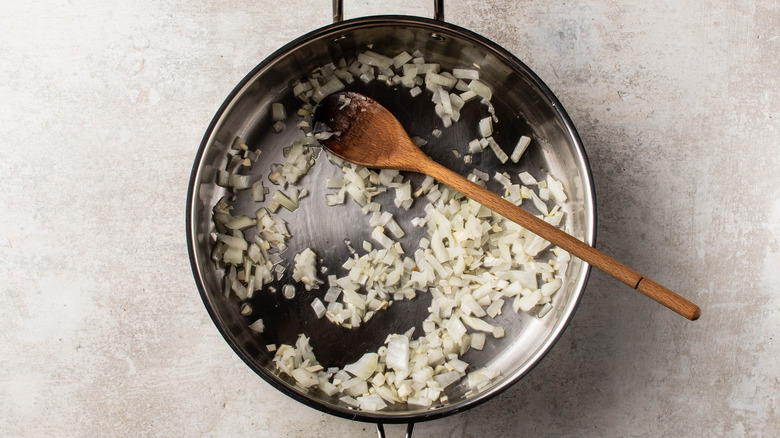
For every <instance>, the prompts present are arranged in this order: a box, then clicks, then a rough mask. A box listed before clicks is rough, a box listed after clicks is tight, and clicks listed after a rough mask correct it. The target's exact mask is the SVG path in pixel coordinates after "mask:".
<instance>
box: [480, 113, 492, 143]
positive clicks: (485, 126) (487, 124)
mask: <svg viewBox="0 0 780 438" xmlns="http://www.w3.org/2000/svg"><path fill="white" fill-rule="evenodd" d="M479 134H480V135H481V136H482V138H488V137H490V136H491V135H493V119H492V118H490V117H485V118H484V119H480V121H479Z"/></svg>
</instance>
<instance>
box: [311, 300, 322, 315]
mask: <svg viewBox="0 0 780 438" xmlns="http://www.w3.org/2000/svg"><path fill="white" fill-rule="evenodd" d="M311 308H312V309H314V314H315V315H316V316H317V319H320V318H322V317H323V316H325V305H324V304H322V301H320V299H319V298H314V300H313V301H312V302H311Z"/></svg>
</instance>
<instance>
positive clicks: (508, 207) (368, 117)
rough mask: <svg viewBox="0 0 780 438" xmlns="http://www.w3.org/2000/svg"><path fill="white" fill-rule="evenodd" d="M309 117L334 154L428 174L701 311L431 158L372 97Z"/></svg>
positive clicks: (670, 303) (695, 312)
mask: <svg viewBox="0 0 780 438" xmlns="http://www.w3.org/2000/svg"><path fill="white" fill-rule="evenodd" d="M314 118H315V120H316V121H317V122H320V123H324V124H325V125H327V126H328V128H329V129H330V131H331V132H339V134H338V135H333V136H331V137H330V138H328V139H324V140H320V143H322V145H323V146H324V147H325V148H326V149H327V150H329V151H330V152H331V153H333V154H334V155H336V156H337V157H339V158H342V159H344V160H347V161H350V162H352V163H355V164H360V165H363V166H366V167H370V168H374V169H398V170H407V171H412V172H419V173H422V174H425V175H428V176H431V177H432V178H434V179H436V180H437V181H439V182H442V183H444V184H446V185H448V186H449V187H452V188H453V189H455V190H457V191H459V192H460V193H463V194H464V195H466V196H468V197H469V198H471V199H473V200H475V201H477V202H479V203H480V204H482V205H484V206H485V207H487V208H489V209H491V210H493V211H495V212H496V213H498V214H500V215H502V216H504V217H505V218H507V219H509V220H511V221H513V222H515V223H517V224H519V225H520V226H522V227H523V228H525V229H527V230H529V231H531V232H533V233H535V234H537V235H539V236H541V237H543V238H544V239H546V240H548V241H550V242H551V243H553V244H554V245H557V246H559V247H561V248H563V249H564V250H566V251H568V252H569V253H571V254H572V255H574V256H576V257H579V258H580V259H582V260H584V261H585V262H587V263H589V264H591V265H592V266H594V267H596V268H598V269H599V270H601V271H603V272H604V273H606V274H608V275H610V276H612V277H614V278H616V279H618V280H620V281H621V282H623V283H625V284H627V285H629V286H631V287H632V288H634V289H637V290H639V292H642V293H643V294H645V295H647V296H648V297H650V298H652V299H653V300H655V301H657V302H659V303H661V304H663V305H664V306H666V307H668V308H669V309H671V310H673V311H675V312H677V313H678V314H680V315H682V316H684V317H686V318H688V319H690V320H696V319H698V318H699V316H700V315H701V310H700V309H699V307H698V306H696V305H695V304H693V303H691V302H690V301H688V300H686V299H685V298H683V297H681V296H679V295H677V294H676V293H674V292H672V291H671V290H669V289H666V288H665V287H663V286H661V285H659V284H658V283H655V282H654V281H652V280H650V279H648V278H644V277H643V276H642V274H639V273H638V272H636V271H634V270H633V269H631V268H629V267H628V266H625V265H624V264H622V263H620V262H618V261H617V260H615V259H613V258H611V257H609V256H607V255H605V254H603V253H601V252H600V251H598V250H596V249H595V248H593V247H591V246H590V245H588V244H586V243H584V242H582V241H580V240H578V239H577V238H575V237H573V236H571V235H569V234H567V233H565V232H563V231H562V230H560V229H558V228H556V227H554V226H552V225H550V224H548V223H547V222H545V221H543V220H541V219H539V218H537V217H536V216H534V215H532V214H531V213H528V212H526V211H525V210H523V209H521V208H519V207H517V206H515V205H513V204H512V203H510V202H509V201H506V200H505V199H503V198H501V197H500V196H498V195H496V194H495V193H493V192H491V191H489V190H487V189H485V188H483V187H481V186H479V185H477V184H474V183H472V182H471V181H469V180H467V179H466V178H464V177H462V176H460V175H458V174H457V173H455V172H453V171H451V170H449V169H447V168H446V167H444V166H442V165H440V164H438V163H436V162H435V161H433V160H431V159H430V158H429V157H428V156H427V155H425V153H423V152H422V151H421V150H420V148H418V147H417V146H416V145H415V144H414V143H413V142H412V140H411V139H410V138H409V136H408V135H407V134H406V131H405V130H404V128H403V127H402V126H401V124H400V123H399V122H398V120H397V119H396V118H395V117H394V116H393V115H392V114H391V113H390V112H389V111H388V110H387V109H385V108H384V107H383V106H382V105H380V104H379V103H377V102H376V101H374V100H373V99H371V98H369V97H367V96H364V95H362V94H359V93H354V92H350V91H344V92H340V93H334V94H331V95H330V96H328V97H326V98H325V99H323V101H322V102H321V103H320V104H319V106H318V107H317V109H316V111H315V114H314Z"/></svg>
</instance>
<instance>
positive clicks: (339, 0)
mask: <svg viewBox="0 0 780 438" xmlns="http://www.w3.org/2000/svg"><path fill="white" fill-rule="evenodd" d="M433 19H434V20H436V21H444V0H433ZM342 21H344V0H333V22H334V23H340V22H342Z"/></svg>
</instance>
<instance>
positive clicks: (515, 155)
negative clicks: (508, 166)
mask: <svg viewBox="0 0 780 438" xmlns="http://www.w3.org/2000/svg"><path fill="white" fill-rule="evenodd" d="M530 143H531V137H526V136H525V135H524V136H522V137H520V140H518V141H517V145H516V146H515V149H514V150H513V151H512V155H510V156H509V159H510V160H512V162H513V163H517V162H518V161H520V157H521V156H522V155H523V152H525V150H526V148H528V145H529V144H530Z"/></svg>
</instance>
